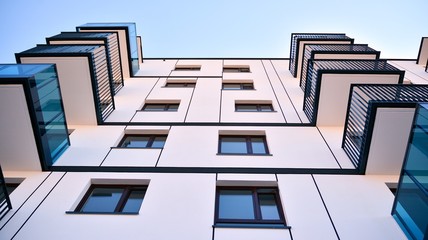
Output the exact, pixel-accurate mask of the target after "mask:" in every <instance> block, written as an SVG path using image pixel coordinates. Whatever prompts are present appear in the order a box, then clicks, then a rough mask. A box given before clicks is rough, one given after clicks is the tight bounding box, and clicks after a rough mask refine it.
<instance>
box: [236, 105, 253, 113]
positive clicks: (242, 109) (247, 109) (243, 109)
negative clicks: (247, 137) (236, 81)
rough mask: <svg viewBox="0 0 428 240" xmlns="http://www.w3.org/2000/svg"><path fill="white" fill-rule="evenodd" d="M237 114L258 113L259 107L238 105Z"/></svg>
mask: <svg viewBox="0 0 428 240" xmlns="http://www.w3.org/2000/svg"><path fill="white" fill-rule="evenodd" d="M236 111H237V112H257V111H258V110H257V105H250V104H237V105H236Z"/></svg>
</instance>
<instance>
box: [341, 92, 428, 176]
mask: <svg viewBox="0 0 428 240" xmlns="http://www.w3.org/2000/svg"><path fill="white" fill-rule="evenodd" d="M426 101H428V85H394V84H355V85H353V87H352V89H351V93H350V100H349V103H348V112H347V116H346V122H345V129H344V133H343V140H342V148H343V150H344V151H345V153H346V154H347V155H348V157H349V158H350V160H351V161H352V163H353V164H354V166H355V167H356V168H357V169H360V170H362V169H364V168H365V165H366V161H367V156H368V148H369V144H370V143H369V142H370V141H368V140H369V139H370V138H371V132H370V131H372V129H371V130H370V125H372V124H373V123H374V118H375V109H376V108H377V107H382V106H386V107H393V106H394V105H396V106H397V107H399V106H403V104H406V105H407V106H409V105H408V104H411V106H412V105H413V104H414V106H416V103H418V102H426Z"/></svg>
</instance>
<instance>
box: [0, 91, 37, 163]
mask: <svg viewBox="0 0 428 240" xmlns="http://www.w3.org/2000/svg"><path fill="white" fill-rule="evenodd" d="M0 113H1V114H0V133H1V134H0V154H1V155H0V164H1V167H2V169H3V171H18V170H25V171H36V170H41V167H40V159H39V154H38V152H37V146H36V141H35V139H34V132H33V127H32V126H31V120H30V115H29V113H28V106H27V102H26V100H25V94H24V89H23V88H22V85H0ZM23 149H25V151H23Z"/></svg>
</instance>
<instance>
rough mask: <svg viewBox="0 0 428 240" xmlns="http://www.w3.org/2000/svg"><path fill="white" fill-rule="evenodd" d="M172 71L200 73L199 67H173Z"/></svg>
mask: <svg viewBox="0 0 428 240" xmlns="http://www.w3.org/2000/svg"><path fill="white" fill-rule="evenodd" d="M174 71H201V66H175V67H174Z"/></svg>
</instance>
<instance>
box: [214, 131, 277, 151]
mask: <svg viewBox="0 0 428 240" xmlns="http://www.w3.org/2000/svg"><path fill="white" fill-rule="evenodd" d="M218 148H219V149H218V152H219V153H220V154H254V155H257V154H259V155H266V154H269V150H268V147H267V143H266V137H265V136H224V135H223V136H220V139H219V146H218Z"/></svg>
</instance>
